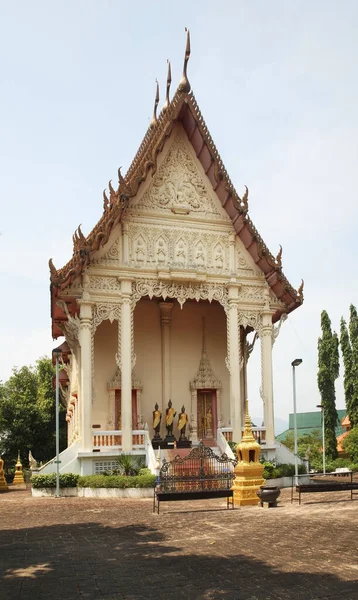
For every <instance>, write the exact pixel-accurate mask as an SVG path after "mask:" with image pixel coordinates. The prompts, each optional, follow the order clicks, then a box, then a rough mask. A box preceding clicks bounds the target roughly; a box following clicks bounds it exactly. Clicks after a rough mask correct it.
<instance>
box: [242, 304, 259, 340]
mask: <svg viewBox="0 0 358 600" xmlns="http://www.w3.org/2000/svg"><path fill="white" fill-rule="evenodd" d="M238 322H239V325H242V326H243V327H252V328H253V329H254V330H255V331H257V333H258V334H259V336H261V332H262V317H261V313H260V312H259V311H253V310H239V311H238Z"/></svg>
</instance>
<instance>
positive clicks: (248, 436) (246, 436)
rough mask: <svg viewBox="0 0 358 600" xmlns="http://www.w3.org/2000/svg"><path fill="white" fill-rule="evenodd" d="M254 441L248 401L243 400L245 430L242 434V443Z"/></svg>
mask: <svg viewBox="0 0 358 600" xmlns="http://www.w3.org/2000/svg"><path fill="white" fill-rule="evenodd" d="M252 440H253V441H254V442H255V441H256V440H255V438H254V434H253V433H252V426H251V419H250V415H249V401H248V400H245V428H244V433H243V434H242V439H241V441H242V442H251V441H252Z"/></svg>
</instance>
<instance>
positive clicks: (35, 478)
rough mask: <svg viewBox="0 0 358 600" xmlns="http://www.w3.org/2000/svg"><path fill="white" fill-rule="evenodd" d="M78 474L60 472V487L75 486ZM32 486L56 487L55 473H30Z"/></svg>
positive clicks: (36, 487)
mask: <svg viewBox="0 0 358 600" xmlns="http://www.w3.org/2000/svg"><path fill="white" fill-rule="evenodd" d="M78 478H79V475H75V474H74V473H60V478H59V479H60V488H65V487H77V482H78ZM31 484H32V487H33V488H35V489H38V488H54V487H56V473H50V474H48V475H32V477H31Z"/></svg>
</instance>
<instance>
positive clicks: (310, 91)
mask: <svg viewBox="0 0 358 600" xmlns="http://www.w3.org/2000/svg"><path fill="white" fill-rule="evenodd" d="M357 22H358V3H357V2H356V1H355V0H344V1H342V0H315V1H314V2H310V1H309V0H305V1H295V0H291V1H289V2H288V1H287V0H271V1H270V2H268V1H266V0H235V1H229V0H226V1H225V0H224V1H223V2H221V3H219V4H218V3H217V2H216V1H213V0H205V1H203V0H196V2H192V1H191V2H189V1H187V0H182V1H181V2H180V3H174V2H170V1H169V0H166V2H164V1H161V0H160V1H159V0H158V1H154V0H153V1H152V2H148V1H141V0H137V1H134V2H122V1H120V0H116V1H115V0H62V2H51V1H49V0H43V1H39V0H32V2H31V3H29V2H27V1H25V0H15V1H14V2H11V3H10V2H6V1H5V0H0V72H1V76H0V198H1V200H0V275H1V294H0V338H1V345H0V379H3V380H6V379H7V378H8V377H9V376H10V374H11V370H12V368H13V367H14V366H18V367H19V366H22V365H24V364H34V362H35V361H36V360H37V358H39V357H40V356H43V355H49V354H50V352H51V349H52V348H53V347H54V346H56V345H57V342H53V340H52V338H51V329H50V295H49V271H48V259H49V258H50V257H52V258H53V260H54V264H55V265H56V266H57V267H58V268H59V267H61V266H63V265H64V264H65V263H66V262H67V260H68V259H69V258H70V257H71V256H72V234H73V232H74V230H75V229H76V227H77V226H78V225H79V224H80V223H82V230H83V232H84V233H85V234H87V233H88V232H89V231H90V230H91V229H92V227H93V226H94V225H95V223H96V222H97V221H98V220H99V218H100V216H101V213H102V190H103V189H104V188H105V187H107V184H108V180H109V179H111V178H113V179H114V180H116V174H117V168H118V167H119V166H122V167H123V171H124V172H125V171H126V169H127V167H128V166H129V164H130V162H131V160H132V158H133V156H134V154H135V153H136V150H137V148H138V146H139V144H140V142H141V139H142V137H143V135H144V133H145V131H146V129H147V127H148V125H149V122H150V119H151V116H152V110H153V100H154V94H155V79H156V78H158V80H159V83H160V88H161V98H162V99H163V98H164V90H165V80H166V60H167V58H169V59H170V60H171V64H172V78H173V84H172V93H174V90H175V89H176V87H177V84H178V83H179V80H180V77H181V72H182V63H183V55H184V47H185V32H184V27H185V26H187V27H189V28H190V32H191V50H192V53H191V57H190V61H189V67H188V75H189V79H190V82H191V85H192V89H193V91H194V94H195V96H196V99H197V101H198V103H199V106H200V108H201V111H202V113H203V115H204V118H205V120H206V123H207V125H208V127H209V130H210V132H211V135H212V137H213V139H214V142H215V144H216V146H217V148H218V149H219V152H220V154H221V156H222V158H223V161H224V164H225V166H226V169H227V171H228V173H229V175H230V177H231V179H232V181H233V183H234V185H235V187H236V189H237V190H238V191H239V192H240V191H243V189H244V185H247V186H248V187H249V214H250V217H251V219H252V221H253V222H254V224H255V226H256V228H257V229H258V231H259V232H260V234H261V236H262V237H263V239H264V241H265V243H266V244H267V246H268V247H269V248H270V250H271V252H272V253H273V254H274V255H276V253H277V251H278V249H279V244H281V245H282V246H283V270H284V273H285V275H286V276H287V278H288V280H289V281H290V282H291V284H292V285H293V286H294V287H296V288H297V287H298V285H299V284H300V281H301V278H303V279H304V281H305V290H304V294H305V302H304V304H303V306H302V307H301V308H299V309H298V310H296V311H295V312H294V313H292V314H291V315H290V316H289V318H288V319H287V321H286V323H285V324H284V325H283V326H282V329H281V333H280V335H279V337H278V339H277V341H276V343H275V346H274V393H275V413H276V417H277V419H278V428H280V425H281V429H282V422H284V421H287V420H288V414H289V413H290V412H292V368H291V362H292V360H293V359H295V358H302V359H303V362H302V365H301V366H300V367H299V368H298V369H297V373H296V375H297V376H296V380H297V410H298V411H299V412H302V411H310V410H317V409H316V405H317V404H319V402H320V397H319V392H318V389H317V340H318V337H319V334H320V313H321V311H322V310H323V309H325V310H327V312H328V314H329V316H330V318H331V320H332V326H333V328H334V329H336V330H338V329H339V323H340V318H341V316H342V315H343V316H344V317H345V318H348V315H349V305H350V304H351V303H353V304H355V305H357V304H358V270H357V263H356V261H357V245H356V239H357V235H356V234H357V217H358V201H357V189H358V185H357V183H358V168H357V159H358V156H357V155H358V152H357V139H358V111H357V106H358V78H357V66H358V65H357V62H358V37H357V35H356V24H357ZM341 371H342V373H343V367H342V369H341ZM259 387H260V360H259V349H258V346H257V347H256V348H255V350H254V352H253V355H252V357H251V358H250V362H249V402H250V406H251V413H252V415H254V417H255V418H256V419H259V418H260V416H261V415H262V402H261V400H260V397H259ZM336 391H337V407H338V408H344V392H343V385H342V377H341V378H340V379H339V380H338V381H337V385H336Z"/></svg>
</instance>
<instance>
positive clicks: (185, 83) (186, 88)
mask: <svg viewBox="0 0 358 600" xmlns="http://www.w3.org/2000/svg"><path fill="white" fill-rule="evenodd" d="M185 31H186V47H185V56H184V66H183V76H182V78H181V81H180V83H179V88H178V89H179V90H180V91H181V92H185V94H189V92H190V89H191V86H190V83H189V79H188V76H187V73H186V70H187V65H188V61H189V57H190V31H189V29H187V28H186V27H185Z"/></svg>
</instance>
